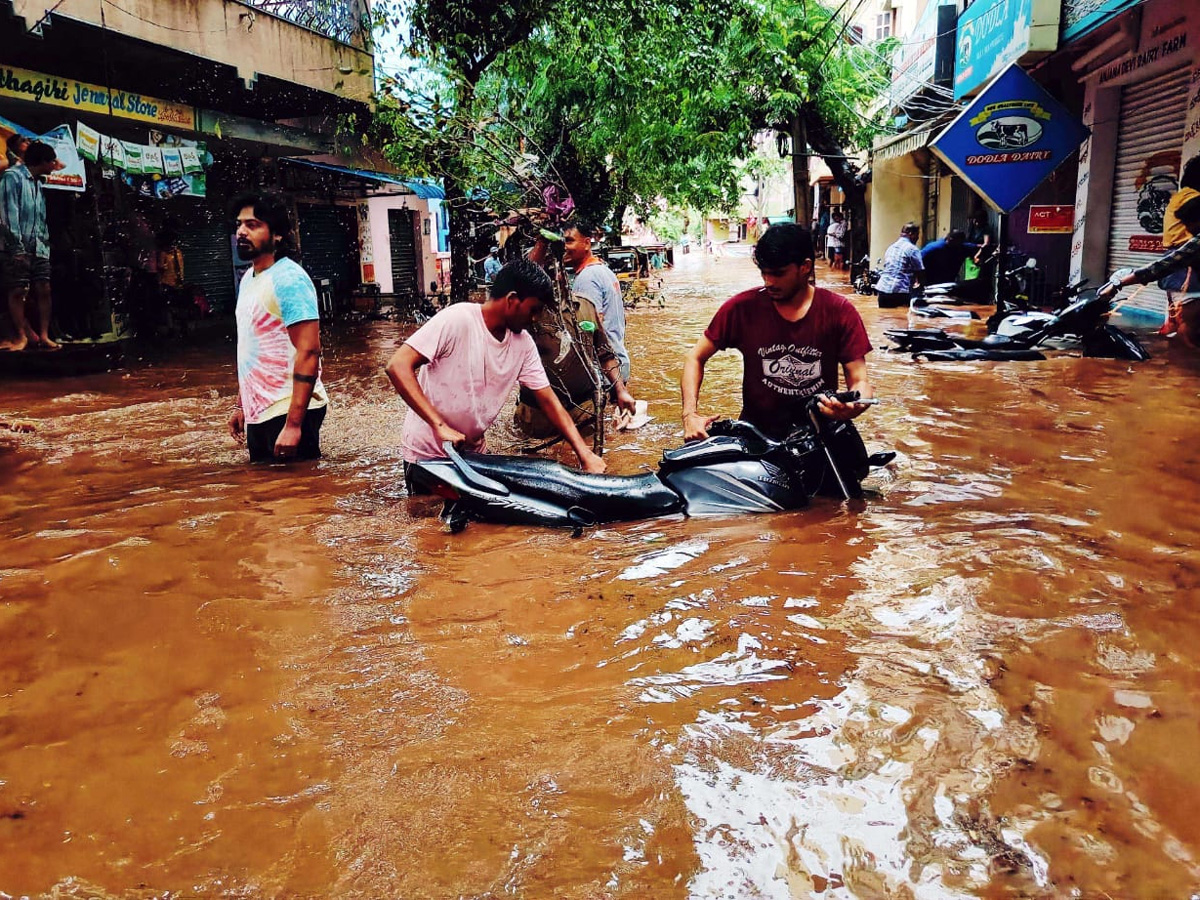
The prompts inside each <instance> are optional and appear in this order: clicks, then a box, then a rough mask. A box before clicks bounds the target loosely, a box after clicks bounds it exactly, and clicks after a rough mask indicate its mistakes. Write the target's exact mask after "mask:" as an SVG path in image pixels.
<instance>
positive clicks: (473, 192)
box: [369, 0, 558, 300]
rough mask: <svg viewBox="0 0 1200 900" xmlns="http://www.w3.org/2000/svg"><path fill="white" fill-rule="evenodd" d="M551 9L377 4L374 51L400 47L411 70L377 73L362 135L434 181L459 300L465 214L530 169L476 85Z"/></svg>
mask: <svg viewBox="0 0 1200 900" xmlns="http://www.w3.org/2000/svg"><path fill="white" fill-rule="evenodd" d="M557 6H558V0H504V2H487V0H379V2H377V3H376V4H375V6H374V12H375V31H376V45H377V46H379V47H387V46H390V45H399V48H400V50H401V51H402V53H403V54H404V56H405V57H406V59H407V61H408V64H407V65H405V66H404V67H402V68H399V69H394V70H390V71H384V72H383V73H382V76H381V78H380V97H379V100H378V107H377V113H376V118H375V123H374V126H375V127H374V128H373V130H372V134H371V135H370V138H369V139H371V138H373V139H374V140H376V141H378V142H379V143H380V144H381V146H382V149H383V151H384V154H385V155H386V156H387V158H388V159H389V160H390V161H391V162H392V163H393V164H394V165H396V166H398V167H399V168H401V169H402V170H404V171H406V172H408V173H411V174H413V175H419V176H427V177H433V178H439V179H441V181H442V183H443V186H444V188H445V191H446V205H447V208H448V210H449V213H450V272H451V293H452V295H453V296H454V298H455V299H456V300H462V299H465V298H466V296H467V294H468V293H469V291H470V286H471V265H470V257H469V253H470V249H471V216H472V213H473V212H475V213H480V212H482V209H481V207H482V206H485V205H489V204H488V202H487V201H483V200H481V199H480V198H482V197H489V198H491V197H494V195H496V194H502V193H503V192H504V191H505V190H506V189H508V188H511V187H512V186H513V185H514V184H518V183H519V182H520V176H521V175H522V166H528V161H527V160H524V159H523V158H521V157H520V155H519V154H515V153H513V152H512V151H511V150H510V149H509V148H508V147H506V146H505V145H504V144H503V143H501V142H500V141H499V140H498V139H497V137H496V135H495V133H494V132H495V130H496V129H495V117H494V111H493V110H491V109H490V108H489V107H488V105H487V104H486V103H483V102H481V101H480V98H479V96H478V86H479V82H480V80H481V79H482V78H483V77H484V75H485V73H486V72H487V71H488V69H489V68H490V67H491V66H492V65H493V64H494V63H495V62H496V60H497V59H498V58H500V57H501V56H502V55H503V54H504V53H505V51H507V50H509V49H510V48H511V47H513V46H516V45H518V44H520V43H521V42H523V41H525V40H527V39H528V38H529V35H530V34H531V33H532V32H533V31H534V29H535V28H537V27H539V25H541V24H542V23H544V22H545V21H546V20H547V18H548V17H549V16H550V14H551V13H552V12H553V11H554V10H555V9H556V8H557ZM514 177H515V178H516V179H517V180H516V181H513V180H512V179H513V178H514ZM494 199H495V200H498V199H499V198H498V197H495V198H494Z"/></svg>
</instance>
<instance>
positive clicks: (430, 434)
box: [387, 259, 605, 493]
mask: <svg viewBox="0 0 1200 900" xmlns="http://www.w3.org/2000/svg"><path fill="white" fill-rule="evenodd" d="M553 301H554V287H553V285H552V284H551V283H550V276H549V275H547V274H546V273H545V271H544V270H543V269H542V267H541V266H538V265H536V264H535V263H533V262H530V261H529V260H526V259H522V260H515V261H513V262H510V263H508V264H507V265H506V266H504V267H503V268H502V269H501V270H500V271H499V272H498V273H497V274H496V278H495V279H494V280H493V281H492V284H491V286H490V288H489V291H488V298H487V300H485V301H484V302H483V303H482V304H476V303H456V304H454V305H453V306H451V307H448V308H447V309H443V310H442V311H441V312H439V313H438V314H437V315H436V316H434V317H433V318H432V319H430V320H429V321H428V322H426V323H425V324H424V325H422V326H421V327H420V328H419V329H417V331H416V333H415V334H413V335H412V336H411V337H410V338H409V339H408V340H406V341H405V342H404V344H403V345H402V346H401V347H400V349H399V350H397V351H396V352H395V353H394V354H393V355H392V358H391V361H390V362H389V363H388V366H387V374H388V378H390V379H391V381H392V386H393V387H395V388H396V393H398V394H399V395H400V396H401V397H402V398H404V402H405V403H407V404H408V407H409V411H408V414H407V415H406V416H405V418H404V432H403V435H402V437H401V441H400V448H401V455H402V456H403V457H404V478H405V482H406V483H408V489H409V492H410V493H412V491H413V486H412V484H411V483H410V482H409V479H408V472H409V467H410V466H411V465H412V464H413V463H415V462H420V461H422V460H426V459H438V458H441V457H444V456H445V455H446V452H445V450H444V449H443V447H442V444H443V443H444V442H446V441H449V442H450V443H452V444H454V445H456V446H458V447H460V448H462V449H464V450H470V451H473V452H476V453H484V452H486V451H487V443H486V441H485V440H484V433H485V432H486V431H487V430H488V428H489V427H490V426H491V424H492V423H493V422H494V421H495V420H496V416H498V415H499V414H500V410H501V409H502V408H503V407H504V404H505V402H506V401H507V400H508V398H509V396H510V395H511V394H512V390H513V388H514V387H516V386H517V385H518V384H520V385H521V387H522V388H525V389H528V390H529V391H531V392H532V394H533V397H534V400H535V402H536V403H537V404H538V405H539V407H540V408H541V411H542V412H543V414H544V415H545V416H546V418H547V419H548V420H549V421H550V422H551V423H553V425H554V427H555V428H556V429H557V430H558V431H559V433H561V434H562V435H563V437H564V438H566V441H567V443H568V444H570V445H571V449H573V450H574V451H575V455H576V456H578V457H579V464H580V466H582V467H583V470H584V471H585V472H592V473H594V474H600V473H602V472H603V471H604V469H605V463H604V460H602V459H601V458H600V457H599V456H597V455H596V454H595V453H593V452H592V451H591V450H590V449H589V448H588V446H587V445H586V444H585V443H584V442H583V438H582V437H580V435H579V431H578V429H576V427H575V424H574V423H573V422H572V421H571V417H570V416H569V415H568V414H567V411H566V410H565V409H563V406H562V404H561V403H560V402H559V401H558V398H557V397H556V396H555V395H554V391H553V390H552V389H551V388H550V382H549V380H548V379H547V378H546V370H545V369H544V368H542V363H541V360H540V359H538V351H537V347H536V346H535V345H534V343H533V338H532V337H531V336H530V334H529V332H528V330H527V329H528V328H529V326H530V325H531V324H532V323H533V320H534V318H535V317H536V316H537V314H538V313H539V312H540V311H541V309H542V307H543V306H544V305H545V304H547V303H552V302H553Z"/></svg>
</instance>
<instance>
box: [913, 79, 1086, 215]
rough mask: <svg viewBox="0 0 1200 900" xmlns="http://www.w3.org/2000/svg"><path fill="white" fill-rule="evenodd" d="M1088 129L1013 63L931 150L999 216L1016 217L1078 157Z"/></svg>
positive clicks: (938, 138) (974, 101)
mask: <svg viewBox="0 0 1200 900" xmlns="http://www.w3.org/2000/svg"><path fill="white" fill-rule="evenodd" d="M1087 136H1088V130H1087V129H1086V128H1085V127H1084V126H1083V124H1082V123H1081V122H1080V121H1079V120H1078V119H1076V118H1075V117H1074V116H1073V115H1071V114H1070V113H1069V112H1067V110H1066V109H1065V108H1064V107H1063V105H1062V104H1061V103H1059V102H1058V101H1057V100H1055V99H1054V98H1053V97H1051V96H1050V95H1049V94H1048V93H1046V90H1045V89H1044V88H1043V87H1042V86H1041V85H1040V84H1038V83H1037V82H1036V81H1034V80H1033V79H1032V78H1030V77H1029V76H1028V75H1027V74H1026V73H1025V70H1024V69H1022V68H1021V67H1020V66H1018V65H1016V64H1013V65H1010V66H1009V67H1008V68H1007V69H1005V70H1004V71H1003V72H1002V73H1000V75H998V76H997V77H996V79H995V80H994V81H992V83H991V84H989V85H988V86H987V87H986V88H984V89H983V91H981V92H980V94H979V96H978V97H976V98H975V99H974V100H973V101H972V103H971V105H970V106H968V107H967V108H966V109H965V110H964V111H963V112H962V114H961V115H959V117H958V118H957V119H955V120H954V121H953V122H951V123H950V125H949V126H948V127H947V128H946V130H945V131H943V132H942V133H941V134H940V135H938V136H937V138H936V139H935V140H934V141H933V143H932V144H931V145H930V147H931V149H932V150H933V151H934V152H935V153H937V155H938V156H939V157H941V158H942V159H943V160H944V161H945V163H946V165H948V166H949V167H950V168H951V169H953V170H954V171H955V172H957V173H958V174H959V175H960V176H961V177H962V178H963V180H964V181H966V182H967V184H969V185H970V186H971V187H972V188H973V189H974V190H975V191H976V193H978V194H979V195H980V196H982V197H983V198H984V199H985V200H987V201H988V203H990V204H992V206H994V207H996V209H998V210H1000V211H1001V212H1006V213H1007V212H1012V210H1014V209H1015V208H1016V207H1018V206H1020V204H1021V201H1022V200H1024V199H1025V198H1026V197H1028V196H1029V194H1030V192H1032V191H1033V189H1034V188H1036V187H1037V186H1038V185H1039V184H1041V183H1042V182H1043V181H1044V180H1045V179H1046V177H1047V176H1048V175H1049V174H1050V173H1051V172H1053V171H1054V170H1055V169H1057V168H1058V167H1059V165H1060V164H1061V163H1062V162H1063V160H1065V159H1066V158H1067V157H1069V156H1070V155H1071V154H1072V153H1074V152H1075V151H1076V150H1077V149H1078V148H1079V145H1080V143H1082V142H1083V139H1084V138H1086V137H1087Z"/></svg>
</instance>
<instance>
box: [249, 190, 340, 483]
mask: <svg viewBox="0 0 1200 900" xmlns="http://www.w3.org/2000/svg"><path fill="white" fill-rule="evenodd" d="M232 208H233V212H234V215H235V217H236V221H237V249H238V254H239V255H240V256H241V257H242V258H243V259H248V260H251V261H252V263H253V266H252V268H251V269H250V270H249V271H248V272H246V274H245V275H244V276H243V277H242V283H241V287H240V288H239V290H238V302H237V335H238V350H237V368H238V403H237V405H236V407H235V408H234V411H233V414H232V415H231V416H230V417H229V433H230V434H231V435H232V436H233V437H234V439H235V440H238V441H241V440H243V439H244V440H245V442H246V446H247V448H248V449H249V451H250V461H251V462H266V461H268V460H271V459H315V458H316V457H318V456H320V455H321V445H320V433H321V423H322V422H323V421H324V420H325V408H326V406H327V405H328V404H329V397H328V395H327V394H326V393H325V386H324V385H323V384H322V383H321V329H320V322H319V320H318V310H317V292H316V289H315V288H314V287H313V283H312V279H311V278H309V277H308V273H307V272H305V271H304V269H302V268H300V266H299V264H297V263H296V262H295V261H294V260H291V259H288V258H287V257H286V256H285V255H284V254H285V253H286V252H287V250H288V242H289V240H290V236H291V233H292V221H291V213H290V211H289V210H288V206H287V203H286V201H284V199H283V198H282V197H279V196H277V195H274V194H268V193H255V194H246V195H243V196H241V197H238V198H237V199H236V200H234V202H233V207H232Z"/></svg>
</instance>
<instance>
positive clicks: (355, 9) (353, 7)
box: [238, 0, 371, 52]
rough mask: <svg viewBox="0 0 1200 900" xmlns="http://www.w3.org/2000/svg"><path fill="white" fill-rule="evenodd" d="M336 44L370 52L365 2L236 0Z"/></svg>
mask: <svg viewBox="0 0 1200 900" xmlns="http://www.w3.org/2000/svg"><path fill="white" fill-rule="evenodd" d="M238 2H239V3H241V4H243V5H244V6H249V7H252V8H254V9H255V10H257V11H259V12H265V13H268V14H270V15H272V16H276V17H278V18H280V19H284V20H286V21H288V22H291V23H292V24H293V25H299V26H300V27H301V28H307V29H309V30H310V31H315V32H317V33H318V34H323V35H325V36H326V37H328V38H332V39H333V40H335V41H340V42H341V43H343V44H348V45H350V46H351V47H357V48H358V49H359V50H366V51H368V52H369V51H370V49H371V11H370V9H369V7H368V4H367V0H238Z"/></svg>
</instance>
